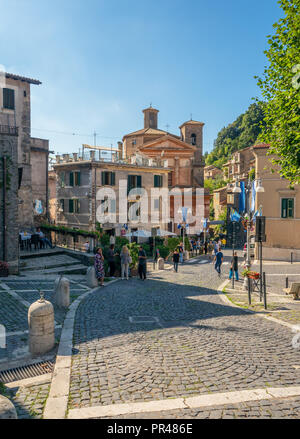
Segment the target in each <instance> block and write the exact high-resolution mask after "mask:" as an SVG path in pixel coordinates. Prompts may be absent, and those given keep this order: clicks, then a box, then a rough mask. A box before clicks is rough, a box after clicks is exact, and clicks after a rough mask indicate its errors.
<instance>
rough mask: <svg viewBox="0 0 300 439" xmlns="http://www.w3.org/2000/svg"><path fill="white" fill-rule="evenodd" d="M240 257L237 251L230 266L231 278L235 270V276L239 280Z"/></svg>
mask: <svg viewBox="0 0 300 439" xmlns="http://www.w3.org/2000/svg"><path fill="white" fill-rule="evenodd" d="M238 270H239V258H238V255H237V252H234V255H233V258H232V260H231V267H230V272H229V279H231V278H232V275H233V271H234V273H235V278H236V280H237V281H238V280H239V271H238Z"/></svg>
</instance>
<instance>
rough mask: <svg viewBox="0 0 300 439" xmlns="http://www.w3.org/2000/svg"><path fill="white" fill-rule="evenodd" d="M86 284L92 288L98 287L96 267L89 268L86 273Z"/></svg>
mask: <svg viewBox="0 0 300 439" xmlns="http://www.w3.org/2000/svg"><path fill="white" fill-rule="evenodd" d="M86 283H87V285H88V286H89V287H90V288H95V287H97V286H98V279H97V277H96V271H95V267H89V268H88V269H87V272H86Z"/></svg>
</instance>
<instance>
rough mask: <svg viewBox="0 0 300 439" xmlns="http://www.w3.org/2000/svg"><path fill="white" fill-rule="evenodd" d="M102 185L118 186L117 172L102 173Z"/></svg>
mask: <svg viewBox="0 0 300 439" xmlns="http://www.w3.org/2000/svg"><path fill="white" fill-rule="evenodd" d="M101 184H102V186H105V185H108V186H115V184H116V174H115V172H109V171H103V172H102V173H101Z"/></svg>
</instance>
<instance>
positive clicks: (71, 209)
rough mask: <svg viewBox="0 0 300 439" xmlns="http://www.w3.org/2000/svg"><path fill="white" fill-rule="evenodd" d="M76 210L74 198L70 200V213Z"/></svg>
mask: <svg viewBox="0 0 300 439" xmlns="http://www.w3.org/2000/svg"><path fill="white" fill-rule="evenodd" d="M73 212H74V200H69V213H73Z"/></svg>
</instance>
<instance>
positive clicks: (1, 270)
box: [0, 261, 8, 277]
mask: <svg viewBox="0 0 300 439" xmlns="http://www.w3.org/2000/svg"><path fill="white" fill-rule="evenodd" d="M7 276H8V263H7V262H4V261H0V277H7Z"/></svg>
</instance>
